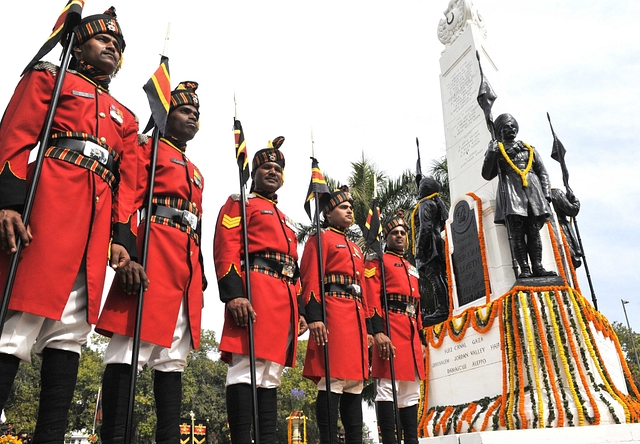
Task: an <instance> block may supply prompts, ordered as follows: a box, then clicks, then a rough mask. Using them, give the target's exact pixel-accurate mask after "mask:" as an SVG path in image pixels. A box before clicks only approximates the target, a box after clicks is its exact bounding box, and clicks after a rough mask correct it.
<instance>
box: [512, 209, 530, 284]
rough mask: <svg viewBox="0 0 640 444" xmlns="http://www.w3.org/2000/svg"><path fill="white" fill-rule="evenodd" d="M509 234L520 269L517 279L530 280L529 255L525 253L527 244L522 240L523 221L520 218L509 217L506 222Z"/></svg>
mask: <svg viewBox="0 0 640 444" xmlns="http://www.w3.org/2000/svg"><path fill="white" fill-rule="evenodd" d="M507 223H508V224H509V229H510V233H511V248H512V250H513V254H514V256H515V257H516V261H517V262H518V267H520V274H519V275H518V279H524V278H530V277H531V276H533V273H531V267H530V266H529V255H528V253H527V243H526V242H525V240H524V233H525V229H524V221H523V218H520V217H510V218H509V219H508V220H507Z"/></svg>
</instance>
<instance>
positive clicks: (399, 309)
mask: <svg viewBox="0 0 640 444" xmlns="http://www.w3.org/2000/svg"><path fill="white" fill-rule="evenodd" d="M387 306H388V307H389V311H392V312H394V313H401V314H406V315H407V316H409V317H412V318H415V317H416V312H417V310H418V308H417V306H416V304H413V303H411V302H402V301H387Z"/></svg>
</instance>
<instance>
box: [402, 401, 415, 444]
mask: <svg viewBox="0 0 640 444" xmlns="http://www.w3.org/2000/svg"><path fill="white" fill-rule="evenodd" d="M400 422H401V423H402V431H403V433H404V444H418V406H417V405H412V406H410V407H404V408H401V409H400Z"/></svg>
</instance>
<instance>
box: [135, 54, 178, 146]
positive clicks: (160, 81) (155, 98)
mask: <svg viewBox="0 0 640 444" xmlns="http://www.w3.org/2000/svg"><path fill="white" fill-rule="evenodd" d="M142 89H144V92H145V93H146V94H147V99H148V100H149V107H150V108H151V118H150V119H149V123H148V124H147V127H146V128H145V130H144V131H143V132H144V133H146V132H147V131H149V130H150V129H151V128H153V126H154V125H155V126H157V127H158V129H159V130H160V134H164V130H165V128H166V126H167V116H168V115H169V108H170V106H171V76H170V75H169V57H165V56H161V57H160V66H158V69H156V71H155V72H154V73H153V75H152V76H151V78H150V79H149V80H148V81H147V83H145V84H144V86H143V87H142Z"/></svg>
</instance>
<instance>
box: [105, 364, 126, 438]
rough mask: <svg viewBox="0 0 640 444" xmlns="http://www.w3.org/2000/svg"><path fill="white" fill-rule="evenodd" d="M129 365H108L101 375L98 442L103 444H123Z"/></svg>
mask: <svg viewBox="0 0 640 444" xmlns="http://www.w3.org/2000/svg"><path fill="white" fill-rule="evenodd" d="M130 384H131V365H129V364H109V365H107V367H106V368H105V369H104V375H102V425H101V426H100V440H101V441H102V443H103V444H124V438H125V428H126V424H127V411H128V409H129V387H130Z"/></svg>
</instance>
